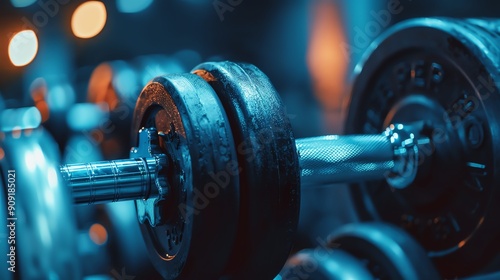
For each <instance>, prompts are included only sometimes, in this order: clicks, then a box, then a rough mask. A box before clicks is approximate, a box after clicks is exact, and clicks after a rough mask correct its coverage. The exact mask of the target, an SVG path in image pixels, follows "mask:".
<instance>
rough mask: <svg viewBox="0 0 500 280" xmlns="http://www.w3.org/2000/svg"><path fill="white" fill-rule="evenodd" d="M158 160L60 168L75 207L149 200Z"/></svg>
mask: <svg viewBox="0 0 500 280" xmlns="http://www.w3.org/2000/svg"><path fill="white" fill-rule="evenodd" d="M156 164H157V163H156V159H155V158H145V159H142V158H136V159H124V160H112V161H102V162H93V163H84V164H68V165H64V166H61V168H60V170H61V174H62V177H63V179H64V180H65V181H66V184H67V185H68V187H70V188H71V189H72V193H73V198H74V200H75V203H76V204H94V203H107V202H117V201H122V200H132V199H141V198H147V197H148V196H149V195H150V192H151V191H152V190H154V188H151V186H154V180H155V179H156V178H155V177H156V175H155V174H156V173H155V168H156Z"/></svg>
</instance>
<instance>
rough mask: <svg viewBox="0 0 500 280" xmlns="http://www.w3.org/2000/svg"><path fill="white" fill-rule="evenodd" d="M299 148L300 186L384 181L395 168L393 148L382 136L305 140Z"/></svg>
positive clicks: (321, 137) (297, 143) (298, 141)
mask: <svg viewBox="0 0 500 280" xmlns="http://www.w3.org/2000/svg"><path fill="white" fill-rule="evenodd" d="M296 146H297V150H298V151H299V162H300V167H301V185H315V186H316V185H324V184H334V183H352V182H362V181H368V180H375V179H383V178H384V177H385V176H387V174H388V173H390V172H391V171H392V170H393V169H394V167H395V161H394V159H395V157H394V147H393V145H392V144H391V142H390V141H389V139H388V137H387V136H385V135H382V134H379V135H349V136H337V135H329V136H320V137H312V138H304V139H297V140H296Z"/></svg>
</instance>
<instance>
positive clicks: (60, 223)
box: [0, 129, 81, 279]
mask: <svg viewBox="0 0 500 280" xmlns="http://www.w3.org/2000/svg"><path fill="white" fill-rule="evenodd" d="M0 136H1V138H0V169H1V174H2V180H3V185H4V186H7V189H5V188H4V189H3V190H2V192H4V195H6V197H3V199H4V200H3V202H2V203H1V205H2V206H1V207H8V206H12V208H7V210H8V211H7V218H8V219H6V220H5V223H6V224H7V225H9V226H10V227H7V229H8V231H7V234H8V236H9V238H10V236H14V237H13V238H12V239H9V240H15V241H11V244H9V253H10V254H12V253H14V254H15V256H14V258H11V257H10V256H9V261H10V260H13V261H14V262H13V263H12V264H10V263H7V264H4V265H6V266H7V267H11V265H15V271H16V272H17V273H18V275H17V276H19V277H20V279H21V278H22V279H80V278H81V275H80V272H81V270H80V263H79V261H78V249H77V241H76V236H77V231H76V224H75V217H74V215H73V203H72V198H71V196H70V194H69V190H68V189H67V188H66V186H65V185H64V184H63V180H62V178H61V176H60V174H59V149H58V147H57V145H56V144H55V142H54V140H53V138H52V137H51V136H49V135H48V133H47V132H45V131H43V130H42V129H36V130H15V131H13V132H1V133H0ZM9 196H10V197H11V198H9ZM4 227H6V226H4ZM2 242H4V240H2ZM5 242H6V241H5ZM10 246H13V247H12V248H10ZM11 249H14V250H11ZM11 251H13V252H11ZM3 269H7V268H6V267H4V268H3ZM16 279H17V278H16Z"/></svg>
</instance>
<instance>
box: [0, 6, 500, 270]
mask: <svg viewBox="0 0 500 280" xmlns="http://www.w3.org/2000/svg"><path fill="white" fill-rule="evenodd" d="M424 16H425V17H428V16H451V17H500V2H498V1H493V0H488V1H486V0H482V1H466V0H453V1H452V0H441V1H431V0H425V1H423V0H422V1H419V0H399V1H398V0H387V1H386V0H378V1H374V0H357V1H348V0H294V1H290V0H273V1H251V0H168V1H160V0H134V1H132V0H130V1H129V0H112V1H104V0H103V1H80V0H38V1H37V0H1V2H0V93H1V97H2V98H1V99H2V100H0V112H1V111H2V109H4V110H3V111H4V112H3V113H2V114H3V115H2V119H3V121H2V122H3V124H1V125H3V126H8V125H9V123H8V119H9V118H8V117H9V115H8V112H9V110H7V109H9V108H18V107H26V108H32V107H35V108H36V109H37V110H28V109H27V110H25V113H24V115H21V116H20V117H22V118H25V119H26V125H27V126H30V125H31V126H36V125H38V124H40V123H41V124H42V125H44V126H45V127H46V128H47V129H48V130H49V131H50V132H51V133H52V134H53V135H54V137H55V139H56V140H57V141H58V143H59V145H60V150H61V152H62V154H63V161H65V162H77V161H87V160H99V159H107V158H116V157H120V156H123V154H124V153H125V154H126V151H127V149H128V148H129V147H128V146H127V145H128V142H127V137H129V131H127V129H128V126H129V123H130V118H131V114H130V113H128V114H127V115H126V116H125V115H124V114H123V111H121V112H122V114H121V115H120V114H118V113H117V110H118V108H120V106H119V104H124V108H126V109H127V110H129V111H128V112H130V110H133V106H134V101H135V98H137V96H138V94H139V92H140V89H141V88H142V87H143V86H144V85H145V83H147V81H149V80H151V79H152V78H153V77H154V76H156V75H160V74H162V73H168V72H186V71H190V70H191V69H192V68H193V67H194V66H196V65H197V64H198V63H201V62H203V61H218V60H233V61H245V62H250V63H253V64H255V65H256V66H257V67H259V68H260V69H262V70H263V71H264V73H266V74H267V75H268V76H269V78H270V79H271V81H272V82H273V84H274V85H275V87H276V88H277V90H278V92H279V93H280V95H281V97H282V98H283V101H284V104H285V106H286V110H287V112H288V114H289V117H290V119H291V121H292V125H293V128H294V132H295V135H296V137H306V136H314V135H321V134H325V133H341V132H342V123H343V116H344V112H345V110H346V108H345V106H346V105H345V100H346V97H347V96H348V94H349V90H350V85H351V83H352V77H351V74H350V73H351V72H352V70H353V69H354V66H355V64H356V62H357V61H358V60H359V59H360V58H361V56H362V53H363V51H364V50H365V49H366V48H367V46H368V45H369V43H370V42H372V41H373V40H374V39H375V38H376V37H377V36H378V35H379V34H380V33H381V32H383V30H385V29H387V28H388V27H389V26H391V25H394V24H396V23H397V22H400V21H402V20H405V19H408V18H414V17H424ZM30 30H31V31H30ZM22 31H24V32H23V33H19V32H22ZM91 104H94V105H96V104H97V105H96V106H97V107H96V106H94V107H93V106H92V105H91ZM34 111H36V114H33V113H32V112H34ZM117 114H118V115H117ZM10 117H11V118H12V117H13V116H10ZM14 117H15V116H14ZM17 117H19V116H17ZM103 123H106V124H103ZM103 126H104V128H103ZM124 151H125V152H124ZM113 207H114V208H113ZM113 207H107V208H102V209H101V208H96V209H94V210H81V209H80V210H78V211H79V215H78V217H79V219H80V220H83V221H87V222H80V227H81V229H82V240H83V241H82V244H87V243H88V244H91V245H88V244H87V245H85V246H87V247H85V248H84V249H82V251H83V252H84V253H85V252H86V254H87V255H88V256H94V255H96V254H97V253H95V252H97V250H98V249H96V248H94V249H92V246H102V245H103V244H108V245H107V246H108V247H109V246H111V249H109V248H108V249H107V250H111V253H110V254H114V253H116V252H114V253H113V250H115V251H120V250H123V249H117V248H120V246H123V245H120V244H121V243H120V242H122V241H117V240H120V238H122V239H123V238H124V237H120V238H116V239H115V240H113V239H111V238H112V236H113V231H117V229H116V227H118V228H120V226H121V228H122V229H123V228H128V227H134V225H135V224H134V223H135V221H134V219H135V218H134V214H133V210H132V211H131V212H126V211H124V212H120V211H121V210H117V209H121V208H119V207H120V206H113ZM123 207H129V208H127V209H130V205H128V206H123ZM301 207H302V208H301V209H302V210H301V222H300V223H301V228H300V237H301V238H300V240H299V243H298V244H299V245H298V246H299V247H300V246H311V245H314V243H315V242H317V241H316V240H317V237H318V236H326V235H327V234H328V232H329V231H331V230H332V229H334V228H335V227H336V226H338V225H340V224H343V223H346V222H349V221H353V220H356V213H354V212H353V210H352V208H351V206H350V202H349V197H348V194H347V191H346V189H345V188H342V187H340V188H333V189H332V188H323V189H314V190H307V191H305V192H304V193H303V203H302V206H301ZM89 211H90V212H89ZM103 213H106V214H103ZM117 213H120V215H118V214H117ZM123 213H129V216H126V215H124V214H123ZM117 217H118V218H117ZM127 217H129V218H127ZM120 219H121V220H120ZM96 220H99V221H100V222H98V223H96ZM113 220H114V221H115V222H114V225H113V223H112V222H111V221H113ZM131 221H132V222H131ZM117 223H118V224H119V226H117V225H116V224H117ZM135 230H136V231H135V233H136V234H138V233H137V229H135ZM130 232H132V231H130ZM117 235H118V236H120V234H116V233H115V236H117ZM131 235H132V234H131ZM89 236H90V239H89V238H88V237H89ZM137 236H138V235H136V236H135V237H136V238H137ZM104 237H106V238H104ZM90 241H92V242H90ZM85 242H87V243H85ZM123 242H127V241H123ZM109 244H111V245H109ZM129 245H130V244H129ZM82 246H83V245H82ZM113 246H114V247H113ZM89 248H90V249H89ZM92 250H94V251H92ZM137 250H142V249H137ZM84 253H82V254H84ZM89 258H90V257H89ZM94 262H95V261H94ZM124 262H125V263H126V261H123V262H122V263H124ZM89 266H90V265H89ZM113 266H115V265H114V264H113ZM118 266H119V265H116V266H115V267H116V270H115V268H113V270H111V274H113V271H115V272H116V271H119V269H120V268H119V267H118ZM94 270H96V271H97V270H98V269H96V268H95V267H94ZM96 271H93V270H92V269H91V268H87V272H88V274H92V273H94V272H96ZM109 271H110V270H109V267H108V268H105V269H104V272H108V273H109ZM97 272H102V271H97Z"/></svg>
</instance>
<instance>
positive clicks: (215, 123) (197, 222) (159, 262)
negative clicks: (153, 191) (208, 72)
mask: <svg viewBox="0 0 500 280" xmlns="http://www.w3.org/2000/svg"><path fill="white" fill-rule="evenodd" d="M142 127H147V128H153V127H154V128H156V129H157V130H158V132H159V134H160V135H162V136H161V139H163V140H161V141H160V147H161V149H162V150H163V152H164V153H166V154H167V156H168V158H169V168H168V174H167V181H168V182H167V185H168V192H169V193H168V195H167V198H166V200H165V201H164V204H163V206H162V208H161V215H162V218H163V219H164V220H165V222H164V224H162V225H159V226H156V227H151V226H150V225H149V223H148V222H145V223H144V224H141V231H142V234H143V236H144V239H145V241H146V245H147V247H148V250H149V252H150V256H151V259H152V261H153V264H154V266H155V267H156V269H157V270H158V271H159V272H160V274H161V275H162V276H163V277H164V278H166V279H217V278H218V277H219V276H220V275H221V273H222V270H223V269H224V266H225V264H226V263H227V261H228V257H229V255H230V252H231V249H232V246H233V241H234V239H235V237H236V228H237V224H238V215H239V213H238V212H239V207H240V206H239V186H238V184H239V177H238V176H239V175H238V163H237V159H236V150H235V147H234V140H233V136H232V133H231V129H230V127H229V122H228V120H227V117H226V114H225V113H224V111H223V109H222V105H221V104H220V101H219V100H218V98H217V96H216V94H215V92H214V91H213V89H212V88H211V87H210V86H209V85H208V84H207V83H206V82H205V81H204V80H203V79H201V78H200V77H198V76H196V75H193V74H171V75H167V76H164V77H158V78H155V79H154V80H153V81H152V82H151V83H149V84H148V85H147V86H146V87H145V88H144V89H143V91H142V93H141V95H140V96H139V99H138V100H137V105H136V109H135V112H134V122H133V126H132V132H133V134H134V135H133V139H134V140H135V141H137V133H138V131H139V130H140V129H141V128H142Z"/></svg>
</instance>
